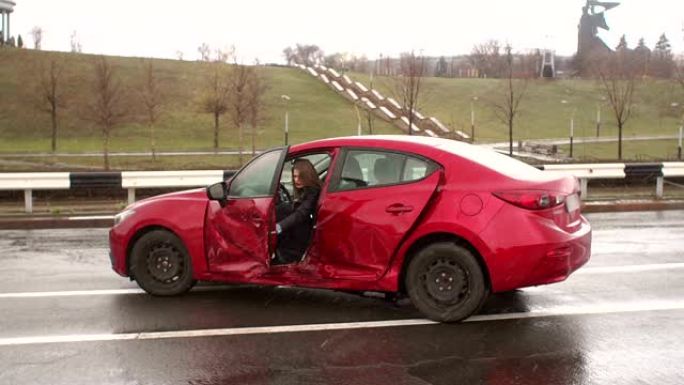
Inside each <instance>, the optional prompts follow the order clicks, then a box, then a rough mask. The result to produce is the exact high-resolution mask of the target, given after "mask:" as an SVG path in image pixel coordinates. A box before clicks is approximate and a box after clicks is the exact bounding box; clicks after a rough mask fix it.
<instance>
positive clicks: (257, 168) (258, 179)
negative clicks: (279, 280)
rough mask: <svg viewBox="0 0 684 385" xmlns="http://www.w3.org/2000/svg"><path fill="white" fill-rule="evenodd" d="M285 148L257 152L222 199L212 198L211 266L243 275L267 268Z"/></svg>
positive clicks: (208, 223) (208, 229)
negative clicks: (257, 154)
mask: <svg viewBox="0 0 684 385" xmlns="http://www.w3.org/2000/svg"><path fill="white" fill-rule="evenodd" d="M286 154H287V148H281V149H276V150H271V151H268V152H265V153H263V154H261V155H259V156H258V157H256V158H254V159H253V160H252V161H251V162H249V163H248V164H247V165H246V166H245V167H243V168H242V169H241V170H240V171H238V173H237V174H236V175H235V176H234V177H233V178H232V179H231V180H230V182H229V183H228V186H227V198H226V199H225V200H224V201H210V202H209V205H208V207H207V215H206V220H205V224H204V225H205V231H204V236H205V246H206V253H207V262H208V265H209V270H210V271H212V272H215V273H226V274H229V275H233V274H234V275H235V276H236V278H239V279H240V280H242V279H245V278H251V277H255V276H259V275H262V274H263V273H265V272H266V271H268V268H269V262H270V256H271V254H272V252H273V250H271V248H272V247H273V245H274V239H271V238H272V237H274V235H272V232H273V230H274V228H275V191H276V187H277V183H278V179H279V176H280V170H281V169H282V167H283V162H284V160H285V155H286Z"/></svg>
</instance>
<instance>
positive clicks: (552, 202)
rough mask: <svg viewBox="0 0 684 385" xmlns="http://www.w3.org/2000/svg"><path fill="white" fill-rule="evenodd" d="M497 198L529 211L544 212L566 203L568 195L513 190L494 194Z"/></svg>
mask: <svg viewBox="0 0 684 385" xmlns="http://www.w3.org/2000/svg"><path fill="white" fill-rule="evenodd" d="M493 194H494V196H495V197H497V198H499V199H501V200H504V201H506V202H508V203H510V204H513V205H516V206H518V207H522V208H524V209H528V210H544V209H549V208H551V207H556V206H558V205H561V204H563V202H565V197H566V195H563V194H561V193H556V192H552V191H542V190H512V191H500V192H495V193H493Z"/></svg>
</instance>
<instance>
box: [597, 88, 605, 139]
mask: <svg viewBox="0 0 684 385" xmlns="http://www.w3.org/2000/svg"><path fill="white" fill-rule="evenodd" d="M605 102H606V97H605V96H601V101H600V102H598V103H596V137H597V138H598V137H599V135H600V132H601V104H602V103H605Z"/></svg>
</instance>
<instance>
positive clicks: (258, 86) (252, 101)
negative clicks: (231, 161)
mask: <svg viewBox="0 0 684 385" xmlns="http://www.w3.org/2000/svg"><path fill="white" fill-rule="evenodd" d="M251 73H252V76H251V78H250V79H249V84H248V88H247V118H248V121H249V125H250V126H251V129H252V130H251V139H252V156H254V155H256V134H257V128H258V127H259V125H260V124H261V123H262V121H263V114H264V110H265V105H264V95H265V94H266V91H267V90H268V86H267V84H266V82H265V81H264V79H263V77H262V75H261V74H260V73H259V71H258V70H257V69H256V68H254V70H253V71H252V72H251Z"/></svg>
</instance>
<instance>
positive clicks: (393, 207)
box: [385, 203, 413, 214]
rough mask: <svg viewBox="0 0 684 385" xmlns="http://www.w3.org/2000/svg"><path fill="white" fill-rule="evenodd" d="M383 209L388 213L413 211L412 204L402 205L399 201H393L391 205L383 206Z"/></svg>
mask: <svg viewBox="0 0 684 385" xmlns="http://www.w3.org/2000/svg"><path fill="white" fill-rule="evenodd" d="M385 211H386V212H388V213H390V214H401V213H408V212H410V211H413V206H407V205H403V204H401V203H395V204H393V205H389V206H387V207H386V208H385Z"/></svg>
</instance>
